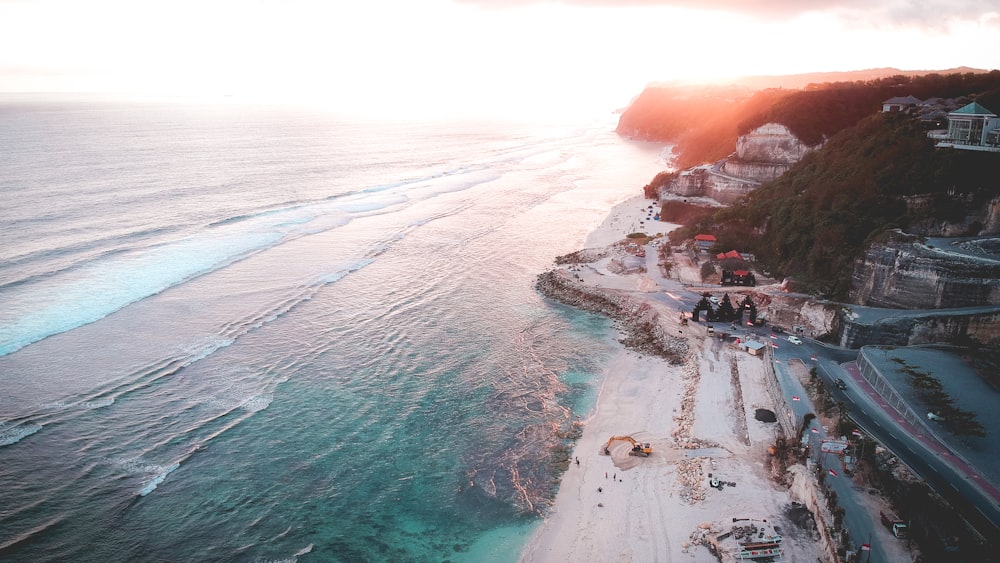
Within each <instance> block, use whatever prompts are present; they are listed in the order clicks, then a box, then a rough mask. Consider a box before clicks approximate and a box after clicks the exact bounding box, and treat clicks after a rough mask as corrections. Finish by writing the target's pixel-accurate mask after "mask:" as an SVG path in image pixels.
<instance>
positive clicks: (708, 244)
mask: <svg viewBox="0 0 1000 563" xmlns="http://www.w3.org/2000/svg"><path fill="white" fill-rule="evenodd" d="M694 243H695V244H696V245H697V246H698V248H700V249H701V250H708V249H710V248H712V247H713V246H715V235H708V234H700V235H695V236H694Z"/></svg>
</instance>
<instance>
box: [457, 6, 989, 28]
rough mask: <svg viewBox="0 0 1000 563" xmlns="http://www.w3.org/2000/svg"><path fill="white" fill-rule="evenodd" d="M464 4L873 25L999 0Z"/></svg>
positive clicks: (984, 11)
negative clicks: (808, 18)
mask: <svg viewBox="0 0 1000 563" xmlns="http://www.w3.org/2000/svg"><path fill="white" fill-rule="evenodd" d="M457 1H458V2H459V3H463V4H471V5H477V6H480V7H490V8H497V9H502V8H506V7H512V6H527V5H532V4H561V5H564V6H579V7H616V8H619V7H637V8H638V7H647V8H648V7H666V8H680V9H685V10H698V11H717V12H728V13H732V14H738V15H744V16H748V17H753V18H767V19H775V18H777V19H793V18H796V17H798V16H801V15H804V14H808V13H816V12H824V13H830V14H835V15H838V16H841V17H844V18H845V19H848V20H852V21H855V22H859V21H862V22H866V23H867V24H868V25H893V26H904V27H905V26H916V27H926V28H941V27H943V26H945V25H947V23H948V22H949V21H952V20H955V19H959V20H978V21H982V22H984V23H992V24H994V25H995V24H996V23H997V20H998V18H1000V5H998V3H997V1H996V0H874V1H873V0H814V1H806V2H804V1H802V0H756V1H754V0H751V1H747V0H457Z"/></svg>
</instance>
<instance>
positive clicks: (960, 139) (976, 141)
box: [928, 102, 1000, 152]
mask: <svg viewBox="0 0 1000 563" xmlns="http://www.w3.org/2000/svg"><path fill="white" fill-rule="evenodd" d="M928 136H929V137H931V138H932V139H937V140H938V141H939V142H938V144H937V146H938V147H946V148H953V149H964V150H976V151H991V152H1000V118H998V117H997V114H995V113H993V112H992V111H990V110H988V109H986V108H985V107H983V106H981V105H979V103H977V102H972V103H971V104H969V105H967V106H964V107H961V108H959V109H957V110H955V111H953V112H951V113H949V114H948V130H947V131H943V130H942V131H932V132H930V133H928Z"/></svg>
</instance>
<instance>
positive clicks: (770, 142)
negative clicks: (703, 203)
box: [664, 123, 812, 204]
mask: <svg viewBox="0 0 1000 563" xmlns="http://www.w3.org/2000/svg"><path fill="white" fill-rule="evenodd" d="M811 150H812V149H811V148H810V147H809V146H807V145H806V144H805V143H803V142H802V141H800V140H799V139H798V138H797V137H796V136H795V135H793V134H792V132H791V131H789V130H788V128H787V127H785V126H784V125H781V124H778V123H767V124H765V125H762V126H760V127H758V128H757V129H754V130H753V131H751V132H749V133H747V134H746V135H741V136H740V137H739V138H738V139H737V141H736V153H735V154H733V155H732V156H730V157H729V158H726V159H723V160H720V161H718V162H716V163H715V164H711V165H708V164H706V165H702V166H696V167H693V168H689V169H687V170H684V171H682V172H681V173H680V174H678V176H677V179H675V180H674V181H673V182H671V183H670V184H669V185H668V186H667V188H666V189H665V190H664V193H665V194H673V195H678V196H681V197H708V198H712V199H714V200H716V201H718V202H719V203H723V204H732V203H736V202H737V201H739V200H740V199H741V198H743V197H744V196H745V195H747V194H749V193H750V192H752V191H753V190H755V189H756V188H757V187H758V186H760V185H761V184H763V183H766V182H770V181H771V180H774V179H775V178H777V177H779V176H781V175H782V174H784V173H785V172H787V171H788V170H789V169H790V168H791V167H792V166H793V165H794V164H795V163H796V162H798V161H799V160H800V159H801V158H802V157H803V156H805V155H806V154H807V153H809V152H810V151H811Z"/></svg>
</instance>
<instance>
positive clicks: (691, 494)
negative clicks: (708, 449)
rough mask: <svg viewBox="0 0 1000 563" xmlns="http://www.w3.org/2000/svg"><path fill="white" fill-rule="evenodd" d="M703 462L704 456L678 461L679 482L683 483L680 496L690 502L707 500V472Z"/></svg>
mask: <svg viewBox="0 0 1000 563" xmlns="http://www.w3.org/2000/svg"><path fill="white" fill-rule="evenodd" d="M701 462H702V458H695V459H684V460H681V461H678V462H677V482H678V483H680V485H681V492H680V496H681V498H682V499H684V502H686V503H688V504H694V503H696V502H701V501H703V500H705V473H704V471H703V470H702V467H701Z"/></svg>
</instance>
